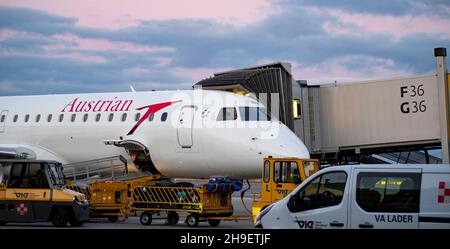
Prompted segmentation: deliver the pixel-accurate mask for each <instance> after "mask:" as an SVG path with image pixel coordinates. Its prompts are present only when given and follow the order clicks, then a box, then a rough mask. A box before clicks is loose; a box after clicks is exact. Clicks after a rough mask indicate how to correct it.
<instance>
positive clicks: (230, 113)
mask: <svg viewBox="0 0 450 249" xmlns="http://www.w3.org/2000/svg"><path fill="white" fill-rule="evenodd" d="M236 119H237V111H236V108H234V107H224V108H222V109H221V110H220V112H219V115H218V116H217V121H225V120H236Z"/></svg>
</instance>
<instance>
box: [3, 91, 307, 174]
mask: <svg viewBox="0 0 450 249" xmlns="http://www.w3.org/2000/svg"><path fill="white" fill-rule="evenodd" d="M266 117H267V114H266V111H265V108H264V106H262V104H260V103H258V102H257V101H256V100H254V99H253V98H250V97H246V96H243V95H237V94H233V93H229V92H223V91H204V90H203V91H202V90H186V91H152V92H124V93H94V94H64V95H36V96H11V97H9V96H8V97H0V157H20V156H28V157H29V158H36V159H45V160H56V161H59V162H61V163H63V164H65V163H75V162H83V161H88V160H94V159H100V158H106V157H111V156H119V155H122V156H124V157H125V158H127V159H128V160H130V162H132V161H134V163H135V164H136V165H137V166H138V167H139V168H141V169H146V170H151V171H152V172H153V173H161V174H162V175H164V176H167V177H173V178H195V179H201V178H210V177H213V176H224V177H228V178H234V179H252V178H258V177H260V175H261V162H262V159H263V158H264V157H267V156H274V157H302V158H309V153H308V150H307V148H306V147H305V145H304V144H303V143H302V141H301V140H300V139H299V138H298V137H297V136H296V135H295V134H294V133H293V132H292V131H291V130H290V129H289V128H287V127H286V126H285V125H284V124H282V123H281V122H279V121H277V120H276V119H275V118H273V117H272V118H269V120H267V118H266Z"/></svg>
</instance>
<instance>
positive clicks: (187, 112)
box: [177, 105, 197, 148]
mask: <svg viewBox="0 0 450 249" xmlns="http://www.w3.org/2000/svg"><path fill="white" fill-rule="evenodd" d="M196 110H197V107H196V106H193V105H187V106H183V107H182V108H181V110H180V117H179V118H178V127H177V136H178V144H179V145H180V146H181V147H182V148H191V147H192V146H193V145H194V141H193V132H192V129H193V126H194V117H195V111H196Z"/></svg>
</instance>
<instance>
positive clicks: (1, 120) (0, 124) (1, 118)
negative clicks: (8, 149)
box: [0, 110, 8, 133]
mask: <svg viewBox="0 0 450 249" xmlns="http://www.w3.org/2000/svg"><path fill="white" fill-rule="evenodd" d="M7 116H8V110H3V111H2V112H1V113H0V133H1V132H5V126H6V117H7Z"/></svg>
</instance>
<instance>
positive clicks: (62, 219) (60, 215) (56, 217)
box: [51, 207, 69, 227]
mask: <svg viewBox="0 0 450 249" xmlns="http://www.w3.org/2000/svg"><path fill="white" fill-rule="evenodd" d="M68 220H69V212H68V211H67V209H65V208H62V207H56V208H55V209H54V211H53V215H52V218H51V222H52V224H53V226H55V227H64V226H66V225H67V221H68Z"/></svg>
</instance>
